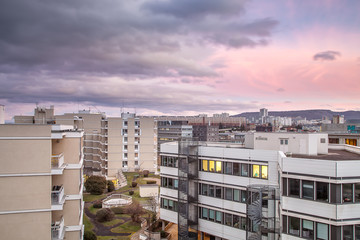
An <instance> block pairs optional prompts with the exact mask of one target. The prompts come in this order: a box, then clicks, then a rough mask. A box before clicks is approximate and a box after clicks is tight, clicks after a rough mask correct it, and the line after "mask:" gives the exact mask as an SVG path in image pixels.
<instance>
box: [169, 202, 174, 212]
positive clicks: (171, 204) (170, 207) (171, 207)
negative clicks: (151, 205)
mask: <svg viewBox="0 0 360 240" xmlns="http://www.w3.org/2000/svg"><path fill="white" fill-rule="evenodd" d="M169 210H174V201H173V200H169Z"/></svg>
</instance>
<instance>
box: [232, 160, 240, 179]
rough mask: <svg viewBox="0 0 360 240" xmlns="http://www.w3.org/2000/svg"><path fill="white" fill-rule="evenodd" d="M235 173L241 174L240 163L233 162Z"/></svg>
mask: <svg viewBox="0 0 360 240" xmlns="http://www.w3.org/2000/svg"><path fill="white" fill-rule="evenodd" d="M233 175H236V176H240V163H233Z"/></svg>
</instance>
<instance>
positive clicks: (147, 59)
mask: <svg viewBox="0 0 360 240" xmlns="http://www.w3.org/2000/svg"><path fill="white" fill-rule="evenodd" d="M2 5H3V6H4V7H2V8H1V9H0V19H1V24H2V27H1V28H0V29H2V30H1V35H0V52H1V55H0V83H1V86H2V87H1V89H0V104H3V105H5V106H6V119H7V120H9V119H10V118H11V117H12V116H13V115H19V114H29V113H32V111H33V109H34V106H35V103H39V105H40V106H42V105H44V106H49V105H55V108H56V114H61V113H64V112H74V111H76V110H82V109H88V108H89V107H91V108H93V109H96V108H98V109H99V110H101V111H102V112H106V113H107V114H109V115H119V113H120V109H134V111H135V109H136V112H137V113H139V114H142V115H196V114H198V113H209V114H211V113H216V112H229V113H231V114H238V113H241V112H247V111H258V109H259V108H263V107H265V108H268V109H269V110H270V111H276V110H303V109H331V110H333V111H344V110H360V106H359V105H358V103H359V102H360V97H359V95H358V90H359V89H360V82H359V81H358V79H359V76H360V52H359V49H358V42H359V40H360V29H359V28H358V26H359V25H360V16H359V15H358V14H357V13H356V11H357V10H358V9H359V8H360V2H358V1H355V0H348V1H340V0H322V1H316V2H314V1H301V2H299V1H281V2H280V1H279V2H278V1H275V2H268V1H265V0H263V1H238V0H236V1H235V0H228V1H221V2H219V1H215V0H211V1H208V0H207V1H205V0H198V1H197V2H196V3H194V2H193V1H189V0H186V1H181V2H179V1H175V0H172V1H147V0H141V1H133V2H115V1H102V2H101V3H100V2H97V1H95V0H94V1H87V2H86V3H85V2H80V1H76V2H74V1H62V2H46V3H43V2H38V1H34V2H31V3H29V2H27V1H16V2H13V1H4V2H3V4H2ZM19 13H21V14H19Z"/></svg>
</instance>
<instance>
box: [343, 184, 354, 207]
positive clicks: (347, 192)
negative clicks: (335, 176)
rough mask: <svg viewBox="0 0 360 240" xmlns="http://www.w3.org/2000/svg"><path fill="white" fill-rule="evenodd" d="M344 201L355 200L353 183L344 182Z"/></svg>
mask: <svg viewBox="0 0 360 240" xmlns="http://www.w3.org/2000/svg"><path fill="white" fill-rule="evenodd" d="M342 187H343V191H342V193H343V196H342V197H343V203H349V202H352V201H353V185H352V184H343V185H342Z"/></svg>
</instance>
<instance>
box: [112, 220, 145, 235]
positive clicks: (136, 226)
mask: <svg viewBox="0 0 360 240" xmlns="http://www.w3.org/2000/svg"><path fill="white" fill-rule="evenodd" d="M140 228H141V226H140V223H133V222H132V221H128V222H126V223H124V224H122V225H120V226H118V227H115V228H112V229H111V231H112V232H114V233H135V232H137V231H138V230H140Z"/></svg>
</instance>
